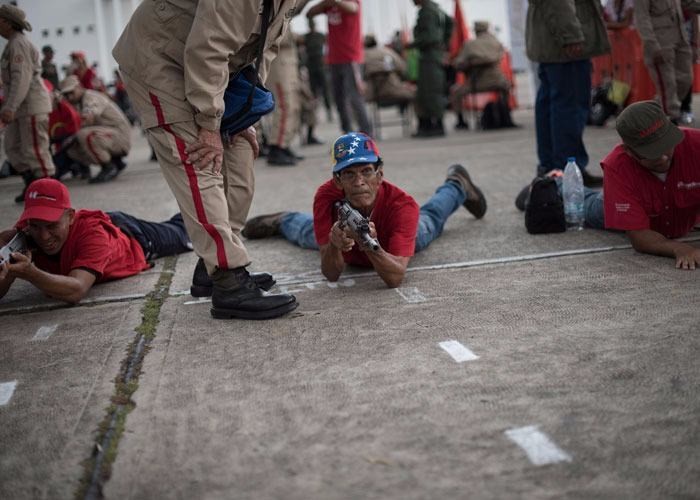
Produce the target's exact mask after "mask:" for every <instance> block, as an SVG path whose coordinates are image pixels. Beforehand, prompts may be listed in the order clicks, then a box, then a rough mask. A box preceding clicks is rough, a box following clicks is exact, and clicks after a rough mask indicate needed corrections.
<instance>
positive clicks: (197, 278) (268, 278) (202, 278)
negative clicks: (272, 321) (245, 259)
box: [190, 258, 276, 297]
mask: <svg viewBox="0 0 700 500" xmlns="http://www.w3.org/2000/svg"><path fill="white" fill-rule="evenodd" d="M250 277H251V278H252V279H253V281H255V284H256V285H258V287H260V288H261V289H262V290H265V291H266V292H267V291H268V290H269V289H270V288H272V287H273V286H274V285H275V283H276V281H275V278H273V277H272V275H271V274H270V273H250ZM213 289H214V282H213V281H212V280H211V276H209V273H207V267H206V266H205V265H204V261H203V260H202V259H201V258H200V259H199V260H198V261H197V265H196V266H194V273H193V274H192V286H191V287H190V294H191V295H192V297H211V294H212V291H213Z"/></svg>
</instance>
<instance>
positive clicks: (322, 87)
mask: <svg viewBox="0 0 700 500" xmlns="http://www.w3.org/2000/svg"><path fill="white" fill-rule="evenodd" d="M308 21H309V32H308V33H307V34H306V35H304V48H305V52H306V68H307V69H308V71H309V85H310V86H311V92H313V93H314V96H315V97H316V98H323V105H324V106H325V108H326V115H327V116H328V121H331V120H332V119H333V112H332V111H331V99H330V92H329V91H328V80H327V79H326V62H325V61H324V60H323V57H324V56H323V49H324V47H325V46H326V35H324V34H323V33H319V32H318V31H316V23H315V22H314V20H313V18H309V19H308Z"/></svg>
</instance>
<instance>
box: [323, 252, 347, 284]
mask: <svg viewBox="0 0 700 500" xmlns="http://www.w3.org/2000/svg"><path fill="white" fill-rule="evenodd" d="M344 270H345V261H344V260H343V253H342V252H341V251H340V249H338V248H336V247H334V246H333V245H330V244H329V245H328V246H327V247H325V248H322V249H321V272H322V273H323V275H324V276H325V277H326V279H327V280H328V281H338V278H340V275H341V274H342V273H343V271H344Z"/></svg>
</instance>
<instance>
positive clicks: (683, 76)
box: [644, 35, 693, 119]
mask: <svg viewBox="0 0 700 500" xmlns="http://www.w3.org/2000/svg"><path fill="white" fill-rule="evenodd" d="M664 42H666V43H664ZM667 42H668V41H666V40H662V39H661V38H659V43H660V44H661V47H662V49H661V50H662V51H663V55H664V62H663V63H662V64H658V65H657V64H654V61H653V60H652V54H650V53H648V52H647V51H645V52H644V62H645V63H646V65H647V68H648V69H649V75H651V79H652V81H653V82H654V85H656V92H657V93H658V95H659V99H660V100H661V106H662V107H663V108H664V112H665V113H666V114H667V115H668V116H669V117H670V118H672V119H678V118H680V116H681V101H682V100H683V99H684V98H685V96H686V95H687V94H688V91H689V90H690V87H691V86H692V85H693V73H692V71H693V54H692V51H691V49H690V46H689V45H688V44H687V43H685V42H684V41H683V40H682V39H681V38H680V35H678V38H677V41H676V43H671V44H668V43H667Z"/></svg>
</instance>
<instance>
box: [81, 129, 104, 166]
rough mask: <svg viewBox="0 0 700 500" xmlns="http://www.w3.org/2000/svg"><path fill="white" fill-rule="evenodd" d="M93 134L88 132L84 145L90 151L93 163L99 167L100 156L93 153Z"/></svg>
mask: <svg viewBox="0 0 700 500" xmlns="http://www.w3.org/2000/svg"><path fill="white" fill-rule="evenodd" d="M95 134H96V133H95V132H90V133H89V134H88V135H87V137H86V138H85V143H86V145H87V148H88V150H89V151H90V154H91V155H92V157H93V158H94V160H95V163H97V164H99V165H101V164H102V160H101V159H100V155H98V154H97V151H95V147H94V146H93V145H92V137H93V136H94V135H95Z"/></svg>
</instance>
